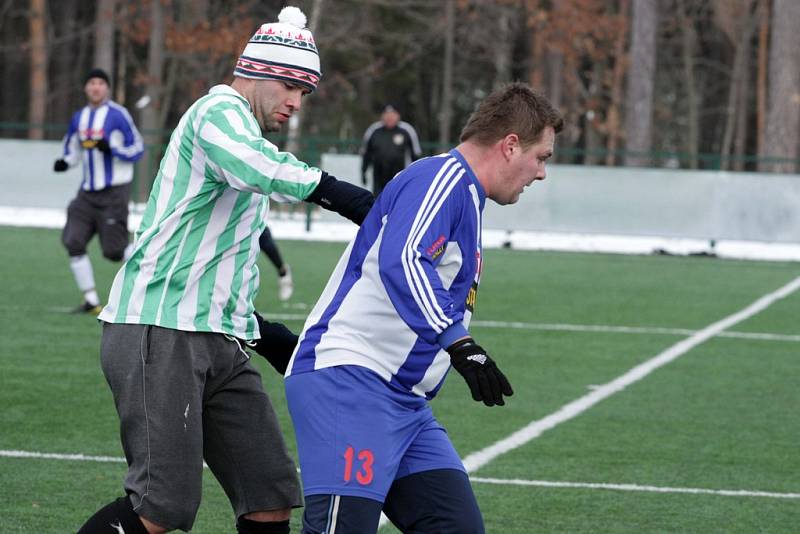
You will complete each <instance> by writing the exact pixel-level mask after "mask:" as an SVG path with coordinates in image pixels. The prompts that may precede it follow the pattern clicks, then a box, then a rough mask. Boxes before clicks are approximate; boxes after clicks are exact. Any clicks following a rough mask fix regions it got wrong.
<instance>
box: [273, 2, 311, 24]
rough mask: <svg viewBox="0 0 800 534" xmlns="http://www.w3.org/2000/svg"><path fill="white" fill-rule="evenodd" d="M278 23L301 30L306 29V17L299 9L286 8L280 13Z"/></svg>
mask: <svg viewBox="0 0 800 534" xmlns="http://www.w3.org/2000/svg"><path fill="white" fill-rule="evenodd" d="M278 22H282V23H284V24H291V25H292V26H297V27H298V28H300V29H301V30H302V29H303V28H305V27H306V22H307V19H306V15H305V13H303V12H302V11H300V8H299V7H294V6H286V7H284V8H283V9H281V12H280V13H278Z"/></svg>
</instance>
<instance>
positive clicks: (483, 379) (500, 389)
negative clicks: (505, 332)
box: [447, 337, 514, 406]
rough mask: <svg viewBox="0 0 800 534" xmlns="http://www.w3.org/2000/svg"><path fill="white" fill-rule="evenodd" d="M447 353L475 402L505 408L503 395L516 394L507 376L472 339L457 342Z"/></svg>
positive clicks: (448, 348)
mask: <svg viewBox="0 0 800 534" xmlns="http://www.w3.org/2000/svg"><path fill="white" fill-rule="evenodd" d="M447 352H448V353H450V363H451V364H452V365H453V367H454V368H455V370H456V371H458V372H459V373H461V376H463V377H464V380H466V381H467V385H468V386H469V390H470V392H472V398H473V399H474V400H476V401H483V403H484V404H485V405H486V406H494V405H495V404H497V405H499V406H503V405H504V404H505V401H504V400H503V395H505V396H507V397H508V396H511V395H513V394H514V390H513V389H511V384H509V383H508V379H507V378H506V375H504V374H503V373H502V371H500V369H498V368H497V365H496V364H495V363H494V360H492V359H491V358H490V357H489V355H488V354H486V351H485V350H483V347H481V346H480V345H478V344H477V343H475V340H474V339H472V338H471V337H468V338H465V339H462V340H460V341H456V342H455V343H453V344H452V345H450V346H449V347H447Z"/></svg>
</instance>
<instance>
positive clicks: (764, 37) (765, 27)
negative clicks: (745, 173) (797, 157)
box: [756, 0, 770, 154]
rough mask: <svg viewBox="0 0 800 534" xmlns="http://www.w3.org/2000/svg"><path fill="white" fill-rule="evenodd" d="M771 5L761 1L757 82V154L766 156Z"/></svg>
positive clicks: (766, 0)
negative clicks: (765, 137) (765, 133)
mask: <svg viewBox="0 0 800 534" xmlns="http://www.w3.org/2000/svg"><path fill="white" fill-rule="evenodd" d="M769 3H770V0H761V6H760V7H761V14H760V21H759V22H760V27H759V30H758V80H757V82H756V112H757V115H756V143H757V149H756V153H757V154H764V153H765V152H766V150H765V149H764V132H765V131H766V124H767V68H768V66H769V61H768V54H769Z"/></svg>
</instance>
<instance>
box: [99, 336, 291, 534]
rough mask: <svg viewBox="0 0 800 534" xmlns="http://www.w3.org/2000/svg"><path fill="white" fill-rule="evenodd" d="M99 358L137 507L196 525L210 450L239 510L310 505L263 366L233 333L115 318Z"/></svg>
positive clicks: (164, 521)
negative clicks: (121, 321)
mask: <svg viewBox="0 0 800 534" xmlns="http://www.w3.org/2000/svg"><path fill="white" fill-rule="evenodd" d="M100 358H101V363H102V367H103V373H104V374H105V376H106V380H108V383H109V385H110V386H111V391H112V393H113V394H114V403H115V404H116V407H117V412H118V414H119V418H120V436H121V439H122V447H123V449H124V451H125V457H126V459H127V461H128V473H127V475H126V477H125V482H124V487H125V491H126V493H127V494H128V497H129V498H130V500H131V503H132V505H133V508H134V510H135V511H136V513H138V514H139V515H141V516H142V517H145V518H147V519H149V520H150V521H153V522H155V523H156V524H158V525H161V526H163V527H166V528H169V529H180V530H184V531H188V530H190V529H191V528H192V525H193V523H194V520H195V516H196V514H197V509H198V507H199V505H200V495H201V490H202V483H203V460H204V459H205V461H206V463H207V464H208V466H209V467H210V468H211V471H212V472H213V473H214V476H215V477H216V478H217V480H219V482H220V484H221V485H222V488H223V489H224V490H225V493H226V494H227V496H228V499H230V501H231V505H232V506H233V509H234V511H235V513H236V517H237V518H238V517H241V516H243V515H244V514H247V513H250V512H256V511H267V510H280V509H285V508H295V507H299V506H302V502H303V501H302V497H301V495H300V483H299V481H298V478H297V469H296V467H295V464H294V462H293V461H292V459H291V458H290V457H289V455H288V453H287V450H286V445H285V443H284V441H283V436H282V435H281V431H280V427H279V425H278V420H277V417H276V415H275V411H274V410H273V408H272V404H271V403H270V400H269V397H268V396H267V394H266V393H265V392H264V387H263V385H262V382H261V375H260V374H259V373H258V371H257V370H256V369H255V368H254V367H253V365H252V364H251V363H250V361H249V359H248V358H247V356H246V355H245V354H244V353H243V352H242V350H241V348H240V347H239V344H238V343H237V342H236V341H234V340H232V338H227V337H226V336H224V335H222V334H213V333H206V332H183V331H179V330H171V329H167V328H160V327H157V326H150V325H136V324H107V323H106V324H104V327H103V339H102V343H101V346H100Z"/></svg>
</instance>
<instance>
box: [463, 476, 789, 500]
mask: <svg viewBox="0 0 800 534" xmlns="http://www.w3.org/2000/svg"><path fill="white" fill-rule="evenodd" d="M470 481H472V482H476V483H479V484H498V485H503V486H538V487H542V488H580V489H604V490H616V491H643V492H650V493H691V494H704V495H723V496H725V497H771V498H773V499H800V493H776V492H772V491H750V490H715V489H706V488H671V487H663V486H640V485H638V484H605V483H596V482H553V481H549V480H520V479H518V478H511V479H509V478H483V477H470Z"/></svg>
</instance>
